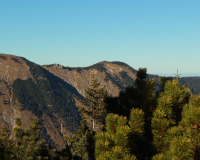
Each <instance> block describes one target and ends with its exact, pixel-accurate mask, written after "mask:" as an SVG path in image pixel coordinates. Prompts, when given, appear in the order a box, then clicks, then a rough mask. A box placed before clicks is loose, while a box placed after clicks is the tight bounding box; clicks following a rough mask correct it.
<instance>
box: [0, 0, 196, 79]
mask: <svg viewBox="0 0 200 160" xmlns="http://www.w3.org/2000/svg"><path fill="white" fill-rule="evenodd" d="M199 6H200V1H187V0H177V1H174V0H168V1H158V0H151V1H139V0H138V1H137V0H136V1H132V0H127V1H121V0H115V1H114V0H109V1H107V0H106V1H105V0H102V1H92V0H85V1H81V0H77V1H64V0H60V1H53V0H48V1H47V0H43V1H39V0H34V1H27V0H10V1H1V2H0V20H1V25H0V34H1V37H0V52H3V53H5V54H12V55H16V56H21V57H25V58H27V59H29V60H31V61H33V62H35V63H37V64H40V65H44V64H52V63H59V64H62V65H64V66H69V67H85V66H90V65H92V64H95V63H98V62H100V61H104V60H106V61H121V62H124V63H127V64H128V65H130V66H131V67H133V68H134V69H138V68H139V67H145V68H147V69H148V73H150V74H155V73H156V74H157V73H162V74H169V73H170V74H171V73H174V74H176V70H177V68H178V69H179V71H180V74H182V75H184V74H185V75H196V74H198V75H199V74H200V63H199V59H200V45H199V44H200V29H199V28H200V21H199V19H200V10H199ZM174 74H172V76H173V75H174Z"/></svg>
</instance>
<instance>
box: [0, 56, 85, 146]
mask: <svg viewBox="0 0 200 160" xmlns="http://www.w3.org/2000/svg"><path fill="white" fill-rule="evenodd" d="M0 70H1V72H0V123H1V124H4V125H5V126H6V127H7V128H8V129H9V130H10V131H11V132H12V131H13V128H14V126H15V123H14V119H15V118H16V117H21V119H22V124H23V126H22V127H23V128H24V129H26V128H28V127H29V126H30V124H31V121H32V118H34V117H37V118H38V119H39V121H40V125H41V126H42V134H41V135H42V138H45V139H46V140H47V141H48V142H49V143H52V142H54V143H55V144H56V145H58V146H63V145H64V144H65V140H64V138H63V135H64V134H68V135H70V134H71V133H72V132H76V131H77V128H78V126H79V124H80V115H79V112H78V108H77V106H76V102H75V99H76V100H80V99H82V96H81V95H80V94H79V93H78V92H77V90H76V89H75V88H74V87H72V86H71V85H70V84H68V83H67V82H64V81H63V80H62V79H60V78H59V77H57V76H55V75H53V74H52V73H50V72H49V71H48V70H46V69H44V68H43V67H41V66H39V65H37V64H35V63H32V62H30V61H28V60H26V59H25V58H21V57H17V56H12V55H3V54H1V55H0Z"/></svg>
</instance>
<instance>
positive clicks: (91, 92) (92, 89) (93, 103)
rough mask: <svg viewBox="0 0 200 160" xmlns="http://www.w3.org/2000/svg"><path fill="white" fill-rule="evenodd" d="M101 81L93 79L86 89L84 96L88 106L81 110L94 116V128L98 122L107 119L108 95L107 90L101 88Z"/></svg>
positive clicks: (85, 103)
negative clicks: (105, 103)
mask: <svg viewBox="0 0 200 160" xmlns="http://www.w3.org/2000/svg"><path fill="white" fill-rule="evenodd" d="M99 86H100V82H98V80H97V79H95V78H94V75H93V79H92V80H91V84H90V86H89V89H88V90H86V96H85V97H84V98H85V100H86V102H83V104H84V105H85V106H87V108H86V109H85V108H81V110H80V111H81V112H83V113H84V114H86V115H87V116H89V117H91V118H92V128H93V130H95V129H96V126H95V124H96V122H98V123H100V124H101V123H102V122H103V120H104V119H105V115H106V110H105V105H104V98H105V97H106V95H107V92H106V90H104V89H103V88H100V87H99Z"/></svg>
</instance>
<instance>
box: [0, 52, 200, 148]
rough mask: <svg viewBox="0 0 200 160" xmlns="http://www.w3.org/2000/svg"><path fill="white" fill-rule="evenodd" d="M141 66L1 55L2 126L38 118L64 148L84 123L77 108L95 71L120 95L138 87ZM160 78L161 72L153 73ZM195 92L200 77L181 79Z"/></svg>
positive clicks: (45, 131)
mask: <svg viewBox="0 0 200 160" xmlns="http://www.w3.org/2000/svg"><path fill="white" fill-rule="evenodd" d="M136 72H137V70H135V69H133V68H132V67H130V66H129V65H127V64H125V63H123V62H116V61H114V62H107V61H103V62H99V63H97V64H94V65H92V66H89V67H81V68H80V67H77V68H71V67H65V66H62V65H59V64H52V65H44V66H40V65H37V64H35V63H33V62H30V61H29V60H27V59H25V58H22V57H17V56H13V55H6V54H0V124H4V125H5V126H6V127H7V128H8V129H9V130H10V131H11V132H12V131H13V128H14V126H15V123H14V119H15V117H21V119H22V124H23V126H22V127H23V128H24V129H26V128H28V127H29V126H30V124H31V120H32V118H34V117H37V118H38V119H39V121H40V125H41V126H42V131H41V132H42V134H41V135H42V137H41V138H45V139H46V140H47V142H49V143H55V144H56V145H58V146H60V147H61V146H64V145H65V143H66V142H65V140H64V138H63V135H71V134H72V133H74V132H76V131H77V129H78V126H79V124H80V115H79V112H78V107H77V106H80V103H79V101H80V100H83V96H84V95H85V90H87V89H88V86H89V84H90V82H91V80H92V77H93V75H94V76H95V78H97V79H98V81H99V82H101V87H104V88H105V89H106V90H107V92H108V94H109V95H112V96H118V94H119V92H120V91H123V90H124V88H125V87H127V86H133V85H134V80H135V78H136ZM148 78H153V79H155V80H156V90H158V89H159V87H160V86H159V82H158V76H157V75H150V74H149V75H148ZM180 82H181V83H182V84H186V83H187V84H188V85H189V87H190V89H191V92H192V93H193V94H199V93H200V77H199V78H197V77H186V78H181V80H180Z"/></svg>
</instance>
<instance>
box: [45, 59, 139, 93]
mask: <svg viewBox="0 0 200 160" xmlns="http://www.w3.org/2000/svg"><path fill="white" fill-rule="evenodd" d="M43 67H44V68H45V69H47V70H48V71H50V72H51V73H53V74H55V75H56V76H58V77H60V78H62V79H63V80H64V81H66V82H67V83H69V84H71V85H72V86H73V87H75V88H76V89H77V91H78V92H79V93H80V94H81V95H83V96H84V95H85V90H87V89H88V86H89V84H90V81H91V79H92V78H93V75H94V77H95V78H97V79H98V81H99V82H101V87H104V88H105V89H106V90H107V92H108V94H109V95H112V96H118V94H119V92H120V91H121V90H124V87H126V86H131V85H134V79H135V78H136V70H134V69H132V68H130V67H129V66H128V65H126V64H124V63H119V62H106V61H104V62H100V63H98V64H95V65H93V66H90V67H85V68H69V67H64V66H62V65H59V64H53V65H44V66H43Z"/></svg>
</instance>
